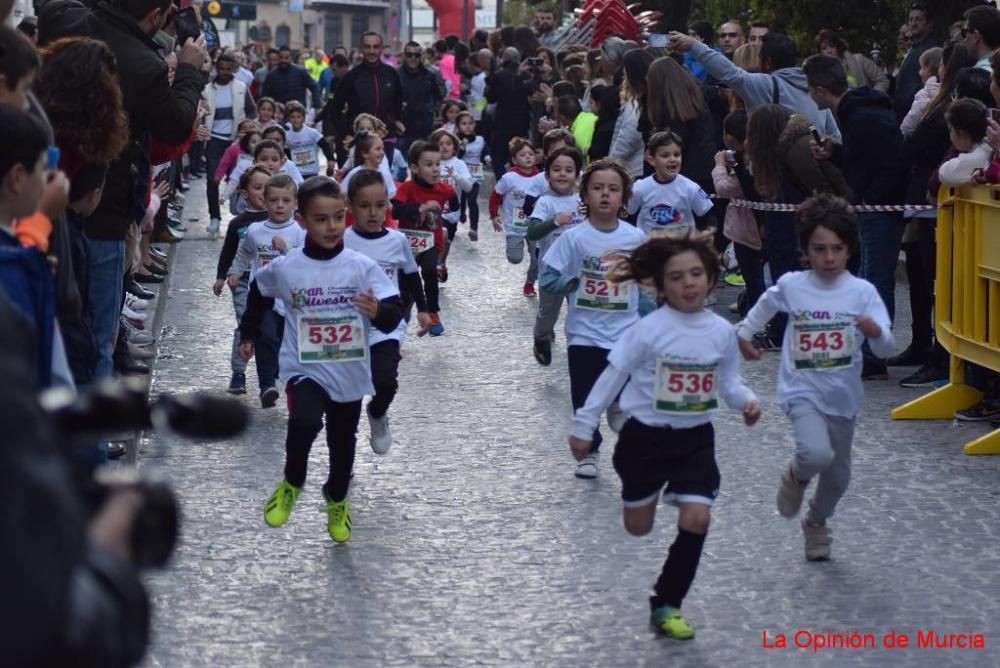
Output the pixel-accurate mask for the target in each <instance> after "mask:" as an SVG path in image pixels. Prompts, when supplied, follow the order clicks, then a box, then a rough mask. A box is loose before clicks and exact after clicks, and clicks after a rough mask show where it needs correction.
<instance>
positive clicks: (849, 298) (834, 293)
mask: <svg viewBox="0 0 1000 668" xmlns="http://www.w3.org/2000/svg"><path fill="white" fill-rule="evenodd" d="M776 313H787V314H788V326H787V327H785V338H784V340H783V341H782V344H781V368H780V369H779V371H778V401H779V402H780V404H781V407H782V409H783V410H786V411H787V410H788V404H789V402H790V401H791V400H793V399H805V400H806V401H809V402H811V403H812V404H813V405H815V406H816V408H817V409H818V410H820V411H822V412H823V413H826V414H827V415H836V416H839V417H846V418H853V417H854V416H856V415H857V414H858V412H859V411H860V410H861V403H862V401H863V399H864V388H863V387H862V383H861V367H862V357H861V345H862V344H863V343H864V342H865V336H864V334H862V333H861V330H860V329H858V327H857V321H858V318H859V317H860V316H863V315H867V316H869V317H871V318H872V319H873V320H874V321H875V322H876V323H877V324H878V326H879V327H881V328H882V336H880V337H879V338H877V339H871V340H870V341H869V344H870V345H871V349H872V352H874V353H875V354H876V355H878V356H880V357H888V356H889V355H891V354H892V352H893V346H894V341H893V335H892V323H891V321H890V320H889V313H888V311H887V310H886V308H885V304H884V303H882V299H881V297H879V295H878V291H877V290H876V289H875V286H873V285H872V284H871V283H869V282H868V281H865V280H862V279H860V278H856V277H854V276H852V275H851V274H849V273H848V272H846V271H845V272H844V273H842V274H841V275H840V276H838V277H837V278H836V280H834V281H833V282H825V281H823V280H822V279H820V278H819V277H818V276H816V274H814V273H813V272H812V271H796V272H792V273H788V274H785V275H784V276H782V277H781V278H779V279H778V282H777V284H776V285H774V286H772V287H771V288H769V289H768V290H767V292H765V293H764V294H763V295H762V296H761V298H760V299H758V300H757V304H756V305H755V306H754V307H753V308H752V309H750V313H748V314H747V317H746V319H745V320H744V321H743V323H742V324H741V325H740V327H739V330H738V332H737V333H738V334H739V336H740V338H742V339H745V340H747V341H750V340H751V339H753V334H754V332H757V331H759V330H761V329H763V327H764V325H765V324H766V323H767V321H768V320H770V319H771V318H772V317H774V315H775V314H776Z"/></svg>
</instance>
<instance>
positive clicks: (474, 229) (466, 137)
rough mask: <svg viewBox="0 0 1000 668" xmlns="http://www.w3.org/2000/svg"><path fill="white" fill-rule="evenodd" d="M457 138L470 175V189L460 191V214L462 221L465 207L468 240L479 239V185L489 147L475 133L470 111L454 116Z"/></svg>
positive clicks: (487, 158)
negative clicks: (471, 181) (467, 217)
mask: <svg viewBox="0 0 1000 668" xmlns="http://www.w3.org/2000/svg"><path fill="white" fill-rule="evenodd" d="M456 124H457V125H458V133H457V134H458V139H459V141H460V142H461V143H462V160H463V162H465V166H466V168H467V169H468V170H469V174H470V175H471V176H472V179H473V183H472V190H470V191H469V192H467V193H465V192H463V193H462V204H461V206H462V215H461V217H460V218H459V221H460V222H462V223H464V222H465V220H466V218H465V212H466V208H468V212H469V219H468V220H469V240H470V241H479V187H480V186H481V185H482V183H483V179H484V178H485V177H484V173H483V167H484V165H488V164H490V162H491V160H490V149H489V144H487V143H486V139H484V138H483V137H482V136H480V135H477V134H476V121H475V119H474V118H473V116H472V113H470V112H468V111H463V112H462V113H460V114H459V115H458V117H457V118H456Z"/></svg>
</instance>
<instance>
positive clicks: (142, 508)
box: [84, 472, 180, 568]
mask: <svg viewBox="0 0 1000 668" xmlns="http://www.w3.org/2000/svg"><path fill="white" fill-rule="evenodd" d="M123 489H134V490H136V491H137V492H138V493H139V496H140V497H141V498H142V501H141V502H140V505H139V509H138V511H136V514H135V518H134V519H133V521H132V534H131V535H130V536H129V545H130V546H131V552H132V558H133V560H134V562H135V565H136V566H137V567H138V568H153V567H156V568H162V567H163V566H165V565H166V564H167V561H168V560H169V559H170V555H171V554H173V551H174V546H176V544H177V535H178V533H179V531H180V507H179V505H178V503H177V497H176V496H175V495H174V492H173V490H171V489H170V487H168V486H167V485H166V484H165V483H162V482H159V481H152V480H146V479H143V478H140V477H139V476H138V475H137V474H135V473H134V472H133V473H126V472H117V473H114V474H103V472H102V473H101V474H98V475H97V476H96V477H95V480H94V481H93V484H91V485H88V488H87V489H85V490H84V492H85V497H86V499H87V501H88V503H89V511H90V512H89V514H90V515H96V514H97V512H98V511H99V510H100V508H101V506H103V505H104V502H105V501H107V499H108V498H109V497H110V496H111V495H112V494H113V493H115V492H117V491H120V490H123Z"/></svg>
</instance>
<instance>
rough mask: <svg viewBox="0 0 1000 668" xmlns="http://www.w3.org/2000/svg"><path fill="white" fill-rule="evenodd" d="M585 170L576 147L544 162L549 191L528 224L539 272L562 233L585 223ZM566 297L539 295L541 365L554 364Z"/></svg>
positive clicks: (538, 352)
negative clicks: (579, 185) (581, 184)
mask: <svg viewBox="0 0 1000 668" xmlns="http://www.w3.org/2000/svg"><path fill="white" fill-rule="evenodd" d="M582 169H583V155H581V154H580V152H579V151H578V150H576V149H575V148H560V149H557V150H555V151H553V152H552V153H551V154H550V155H549V157H548V160H546V161H545V175H546V176H547V177H548V179H549V190H548V191H547V192H546V193H545V194H544V195H542V196H541V197H539V198H538V201H537V202H535V206H534V209H533V210H532V212H531V219H530V220H529V221H528V233H527V239H528V241H529V242H534V243H535V244H537V247H538V257H539V265H540V267H539V271H540V273H545V264H544V261H543V260H542V259H541V258H544V257H545V253H546V251H548V250H549V248H550V247H551V246H552V244H554V243H555V241H556V239H558V238H559V237H560V235H562V233H563V232H565V231H566V230H568V229H570V228H571V227H572V226H574V225H576V224H578V223H580V222H582V221H583V216H582V215H580V195H579V194H578V193H577V190H576V182H577V179H579V177H580V171H581V170H582ZM564 299H565V296H564V295H561V294H555V293H552V292H548V291H546V290H542V291H541V292H540V293H539V295H538V315H537V316H535V331H534V336H535V348H534V354H535V359H536V360H538V363H539V364H541V365H542V366H548V365H550V364H552V341H553V340H554V339H555V326H556V321H558V320H559V311H560V309H562V303H563V300H564Z"/></svg>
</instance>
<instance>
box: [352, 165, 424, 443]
mask: <svg viewBox="0 0 1000 668" xmlns="http://www.w3.org/2000/svg"><path fill="white" fill-rule="evenodd" d="M352 173H353V174H354V178H352V179H351V187H350V189H349V190H348V191H347V195H348V202H349V205H350V208H351V211H352V213H353V214H354V225H352V226H351V227H349V228H347V232H345V233H344V247H345V248H350V249H351V250H354V251H357V252H359V253H361V254H362V255H366V256H368V257H370V258H371V259H372V260H375V262H376V263H377V264H378V266H379V268H380V269H381V270H382V271H383V272H384V273H385V276H386V278H388V279H389V282H390V283H392V284H393V285H396V286H397V287H398V288H399V291H400V294H403V293H404V291H405V293H406V295H407V296H408V297H409V301H412V302H413V303H415V304H416V305H417V322H418V323H419V325H420V327H419V329H418V330H417V336H423V335H424V334H426V333H427V330H428V328H429V327H430V324H431V317H430V314H429V313H427V300H426V298H425V297H424V286H423V284H422V283H421V282H420V269H419V268H418V267H417V263H416V261H414V259H413V253H411V252H410V242H409V241H407V239H406V236H405V235H403V234H402V233H401V232H398V231H396V230H391V229H387V228H386V227H385V212H386V211H387V210H388V208H389V197H388V194H387V193H386V189H385V179H384V178H383V177H382V175H381V174H380V173H379V172H377V171H374V170H370V169H362V170H358V168H355V169H354V170H352ZM405 334H406V321H405V320H400V321H399V326H398V327H396V329H394V330H393V331H391V332H388V333H383V332H379V331H374V332H372V333H371V337H370V338H369V339H368V344H369V350H370V354H371V373H372V385H373V386H374V387H375V394H374V395H372V399H371V401H369V402H368V408H367V410H366V412H367V414H368V426H369V434H370V435H369V440H370V443H371V446H372V450H374V451H375V454H379V455H384V454H385V453H387V452H389V448H390V447H392V434H391V432H390V431H389V416H388V414H387V413H388V411H389V405H390V404H392V400H393V398H394V397H395V396H396V390H397V389H398V388H399V383H398V381H397V378H398V375H399V359H400V357H399V348H400V346H401V345H402V344H403V336H404V335H405Z"/></svg>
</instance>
